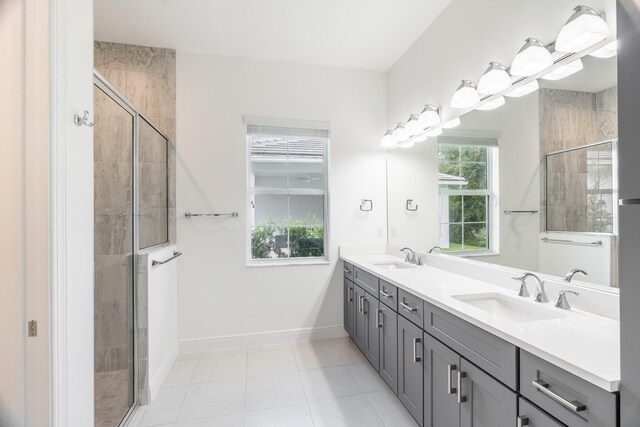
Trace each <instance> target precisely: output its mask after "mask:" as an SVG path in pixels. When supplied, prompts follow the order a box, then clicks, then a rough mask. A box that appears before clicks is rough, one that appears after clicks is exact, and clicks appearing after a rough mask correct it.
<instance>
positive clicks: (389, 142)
mask: <svg viewBox="0 0 640 427" xmlns="http://www.w3.org/2000/svg"><path fill="white" fill-rule="evenodd" d="M394 145H396V140H395V138H394V136H393V131H392V130H389V129H387V132H386V133H385V134H384V136H383V137H382V142H381V143H380V146H381V147H393V146H394Z"/></svg>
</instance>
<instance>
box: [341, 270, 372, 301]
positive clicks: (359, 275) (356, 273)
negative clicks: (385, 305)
mask: <svg viewBox="0 0 640 427" xmlns="http://www.w3.org/2000/svg"><path fill="white" fill-rule="evenodd" d="M345 274H346V272H345ZM353 277H354V282H356V284H357V285H360V287H361V288H362V289H364V290H365V291H367V292H369V293H370V294H371V295H375V296H376V297H377V296H378V291H379V289H378V281H379V280H380V279H378V278H377V277H376V276H374V275H373V274H371V273H368V272H366V271H364V270H362V269H360V268H358V267H353Z"/></svg>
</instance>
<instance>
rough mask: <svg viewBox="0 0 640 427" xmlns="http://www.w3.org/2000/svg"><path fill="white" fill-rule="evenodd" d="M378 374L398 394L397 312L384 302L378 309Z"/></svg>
mask: <svg viewBox="0 0 640 427" xmlns="http://www.w3.org/2000/svg"><path fill="white" fill-rule="evenodd" d="M378 328H379V329H380V376H381V377H382V379H383V380H384V382H386V383H387V385H388V386H389V388H390V389H391V391H393V393H394V394H396V395H397V394H398V314H397V313H396V312H395V311H393V310H392V309H390V308H389V307H387V306H386V305H384V304H382V303H381V304H380V308H379V309H378Z"/></svg>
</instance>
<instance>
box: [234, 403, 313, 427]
mask: <svg viewBox="0 0 640 427" xmlns="http://www.w3.org/2000/svg"><path fill="white" fill-rule="evenodd" d="M244 427H313V421H312V420H311V413H310V412H309V407H308V406H307V404H306V403H302V404H300V405H293V406H283V407H280V408H272V409H263V410H260V411H250V412H246V413H245V421H244Z"/></svg>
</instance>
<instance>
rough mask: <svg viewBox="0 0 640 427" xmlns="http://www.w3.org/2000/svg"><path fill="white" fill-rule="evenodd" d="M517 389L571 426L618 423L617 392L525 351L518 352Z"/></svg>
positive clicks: (596, 425)
mask: <svg viewBox="0 0 640 427" xmlns="http://www.w3.org/2000/svg"><path fill="white" fill-rule="evenodd" d="M520 393H521V394H522V395H523V396H524V397H526V398H527V399H529V400H530V401H531V402H533V403H535V404H536V405H538V406H539V407H540V408H542V409H543V410H545V411H546V412H548V413H549V414H551V415H553V416H554V417H556V418H557V419H558V420H560V421H562V422H563V423H565V424H567V425H570V426H572V427H611V426H615V425H617V422H618V420H617V415H616V408H617V405H618V395H617V394H615V393H609V392H607V391H605V390H603V389H601V388H600V387H597V386H595V385H593V384H591V383H590V382H588V381H585V380H583V379H582V378H579V377H577V376H576V375H573V374H571V373H569V372H567V371H565V370H563V369H561V368H559V367H557V366H555V365H553V364H551V363H549V362H547V361H545V360H542V359H540V358H539V357H537V356H534V355H532V354H530V353H527V352H526V351H521V355H520Z"/></svg>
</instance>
